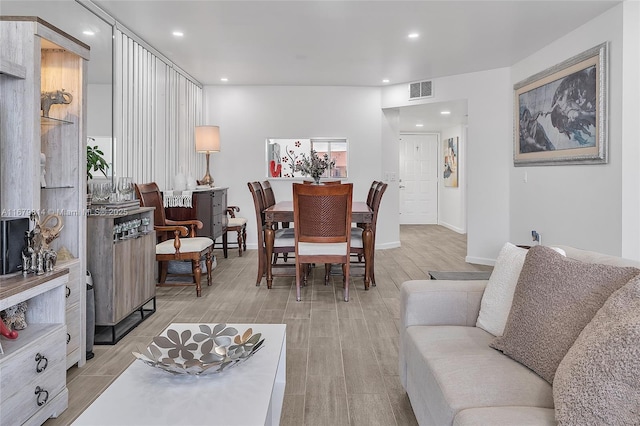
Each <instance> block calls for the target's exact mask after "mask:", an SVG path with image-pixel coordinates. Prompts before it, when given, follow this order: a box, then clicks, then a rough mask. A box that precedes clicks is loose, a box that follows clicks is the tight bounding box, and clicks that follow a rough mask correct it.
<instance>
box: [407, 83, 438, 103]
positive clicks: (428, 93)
mask: <svg viewBox="0 0 640 426" xmlns="http://www.w3.org/2000/svg"><path fill="white" fill-rule="evenodd" d="M432 96H433V84H432V82H431V81H418V82H416V83H409V100H411V99H421V98H431V97H432Z"/></svg>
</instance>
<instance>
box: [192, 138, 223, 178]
mask: <svg viewBox="0 0 640 426" xmlns="http://www.w3.org/2000/svg"><path fill="white" fill-rule="evenodd" d="M196 151H197V152H204V153H206V154H207V173H206V174H205V175H204V177H203V178H202V179H201V180H200V183H201V184H203V185H209V186H213V178H212V177H211V174H210V173H209V154H210V153H211V152H220V127H218V126H196Z"/></svg>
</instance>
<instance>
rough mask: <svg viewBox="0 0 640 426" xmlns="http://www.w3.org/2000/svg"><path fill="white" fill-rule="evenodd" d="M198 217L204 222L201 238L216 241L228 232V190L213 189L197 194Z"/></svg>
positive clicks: (200, 232)
mask: <svg viewBox="0 0 640 426" xmlns="http://www.w3.org/2000/svg"><path fill="white" fill-rule="evenodd" d="M197 197H198V204H197V207H196V217H197V218H198V219H199V220H201V221H202V225H203V226H202V229H201V230H200V231H198V235H199V236H201V237H209V238H211V239H212V240H214V241H215V239H216V238H218V237H221V236H222V234H223V233H224V232H226V230H227V214H226V210H227V188H213V189H212V190H210V191H205V192H199V193H197Z"/></svg>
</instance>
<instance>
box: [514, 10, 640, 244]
mask: <svg viewBox="0 0 640 426" xmlns="http://www.w3.org/2000/svg"><path fill="white" fill-rule="evenodd" d="M622 10H623V6H622V5H620V6H617V7H615V8H612V9H610V10H609V11H607V12H605V13H604V14H602V15H600V16H599V17H597V18H596V19H594V20H592V21H590V22H588V23H586V24H585V25H583V26H582V27H580V28H578V29H576V30H575V31H573V32H571V33H570V34H568V35H567V36H565V37H563V38H561V39H558V40H556V41H555V42H553V43H552V44H550V45H548V46H547V47H545V48H544V49H542V50H540V51H538V52H537V53H535V54H533V55H531V56H529V57H528V58H526V59H524V60H523V61H521V62H519V63H517V64H515V65H514V66H513V67H512V80H511V83H512V84H515V83H517V82H519V81H521V80H523V79H525V78H527V77H529V76H531V75H533V74H535V73H537V72H539V71H542V70H544V69H546V68H548V67H551V66H553V65H555V64H557V63H560V62H562V61H564V60H566V59H568V58H570V57H572V56H574V55H576V54H578V53H581V52H583V51H585V50H587V49H590V48H592V47H594V46H596V45H598V44H600V43H603V42H605V41H609V42H610V50H609V59H610V61H609V94H608V98H609V111H608V113H609V163H608V164H604V165H571V166H544V167H517V168H516V167H513V163H512V162H510V164H509V169H510V170H509V175H510V177H509V178H510V181H511V188H510V193H511V199H510V205H509V209H510V216H511V227H510V232H509V237H510V240H511V241H513V242H516V243H526V242H530V241H531V230H534V229H535V230H536V231H538V232H539V233H540V234H541V235H542V242H543V243H544V244H566V245H571V246H575V247H580V248H584V249H588V250H595V251H600V252H604V253H608V254H612V255H620V254H621V249H622V233H623V229H622V224H621V218H622V191H621V187H622V182H623V162H622V152H623V149H624V144H625V143H627V144H629V143H632V144H634V145H637V143H638V138H637V132H636V133H635V135H634V136H635V137H634V138H633V140H632V141H626V142H625V141H623V138H622V136H623V135H622V116H623V114H622V102H621V99H622V87H623V86H622V40H623V39H622V24H623V20H622ZM636 105H637V94H636ZM636 111H637V109H636ZM637 119H638V117H637V116H636V117H635V118H634V120H635V121H636V123H637ZM511 121H512V120H511ZM636 130H637V127H636ZM636 152H637V151H636ZM637 165H638V163H637V156H636V160H635V161H634V162H633V166H632V167H634V169H637ZM627 166H631V165H627ZM525 174H526V175H527V182H526V183H525V182H524V176H525ZM631 176H633V177H634V180H635V181H634V182H633V183H631V185H632V187H634V188H636V190H637V188H638V180H637V173H636V172H634V173H633V174H632V175H631ZM625 179H626V178H625ZM626 183H629V182H626ZM635 198H636V199H637V194H636V196H635ZM636 211H637V209H636ZM637 220H638V217H637V216H636V217H635V221H636V222H637Z"/></svg>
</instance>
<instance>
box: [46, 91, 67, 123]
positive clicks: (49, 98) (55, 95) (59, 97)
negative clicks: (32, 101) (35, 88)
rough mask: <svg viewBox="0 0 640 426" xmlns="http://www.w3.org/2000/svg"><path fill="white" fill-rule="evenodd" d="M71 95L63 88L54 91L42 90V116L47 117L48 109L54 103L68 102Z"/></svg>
mask: <svg viewBox="0 0 640 426" xmlns="http://www.w3.org/2000/svg"><path fill="white" fill-rule="evenodd" d="M72 100H73V96H72V95H71V93H69V92H65V91H64V89H62V90H56V91H54V92H42V93H41V94H40V109H41V110H42V116H43V117H49V109H50V108H51V105H54V104H70V103H71V101H72Z"/></svg>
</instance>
